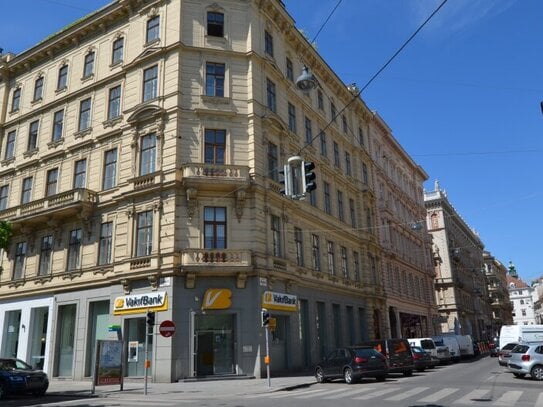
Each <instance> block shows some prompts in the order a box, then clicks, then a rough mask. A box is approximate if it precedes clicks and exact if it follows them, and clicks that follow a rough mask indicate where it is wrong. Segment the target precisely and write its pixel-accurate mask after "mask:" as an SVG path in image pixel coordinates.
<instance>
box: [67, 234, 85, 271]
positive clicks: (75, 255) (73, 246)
mask: <svg viewBox="0 0 543 407" xmlns="http://www.w3.org/2000/svg"><path fill="white" fill-rule="evenodd" d="M81 235H82V234H81V229H74V230H71V231H70V238H69V241H68V271H73V270H78V269H79V268H81Z"/></svg>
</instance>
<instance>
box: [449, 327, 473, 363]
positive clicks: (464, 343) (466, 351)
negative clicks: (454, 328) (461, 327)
mask: <svg viewBox="0 0 543 407" xmlns="http://www.w3.org/2000/svg"><path fill="white" fill-rule="evenodd" d="M441 336H443V337H452V338H455V339H456V342H458V347H459V348H460V357H462V358H469V357H473V356H474V355H475V352H474V350H473V339H472V338H471V336H470V335H456V334H454V333H448V332H447V333H442V334H441Z"/></svg>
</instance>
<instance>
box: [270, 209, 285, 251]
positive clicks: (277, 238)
mask: <svg viewBox="0 0 543 407" xmlns="http://www.w3.org/2000/svg"><path fill="white" fill-rule="evenodd" d="M271 232H272V250H273V255H274V256H275V257H282V256H283V242H282V239H281V218H279V216H276V215H271Z"/></svg>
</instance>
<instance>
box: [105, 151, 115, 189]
mask: <svg viewBox="0 0 543 407" xmlns="http://www.w3.org/2000/svg"><path fill="white" fill-rule="evenodd" d="M116 178H117V149H116V148H114V149H112V150H109V151H106V153H105V159H104V178H103V180H102V185H103V187H102V189H104V190H106V189H110V188H113V187H114V186H115V185H116Z"/></svg>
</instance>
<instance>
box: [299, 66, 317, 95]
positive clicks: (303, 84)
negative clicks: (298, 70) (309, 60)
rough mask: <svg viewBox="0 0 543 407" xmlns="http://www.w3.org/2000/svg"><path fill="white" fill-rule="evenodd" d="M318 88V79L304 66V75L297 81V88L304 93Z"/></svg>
mask: <svg viewBox="0 0 543 407" xmlns="http://www.w3.org/2000/svg"><path fill="white" fill-rule="evenodd" d="M317 86H318V83H317V79H316V78H315V77H314V76H313V75H311V74H310V73H309V68H308V67H307V66H306V65H304V68H303V69H302V74H301V75H300V76H298V79H296V87H297V88H298V89H300V90H302V91H304V92H309V91H310V90H311V89H315V88H316V87H317Z"/></svg>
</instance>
